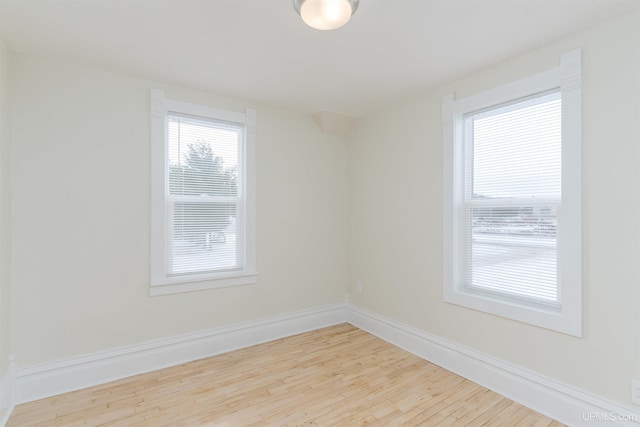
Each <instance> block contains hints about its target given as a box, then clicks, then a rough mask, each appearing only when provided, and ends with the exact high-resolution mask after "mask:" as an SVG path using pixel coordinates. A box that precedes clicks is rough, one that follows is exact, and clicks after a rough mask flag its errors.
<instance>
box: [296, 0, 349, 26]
mask: <svg viewBox="0 0 640 427" xmlns="http://www.w3.org/2000/svg"><path fill="white" fill-rule="evenodd" d="M358 2H359V0H293V6H294V7H295V8H296V12H298V14H299V15H300V16H301V17H302V20H303V21H304V23H305V24H307V25H308V26H310V27H311V28H315V29H317V30H335V29H336V28H340V27H342V26H343V25H344V24H346V23H347V22H349V19H351V15H353V14H354V13H356V9H358Z"/></svg>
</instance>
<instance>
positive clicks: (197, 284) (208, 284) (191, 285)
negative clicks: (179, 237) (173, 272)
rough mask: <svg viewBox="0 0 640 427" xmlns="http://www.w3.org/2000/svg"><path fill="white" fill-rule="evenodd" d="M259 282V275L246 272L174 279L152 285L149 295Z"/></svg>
mask: <svg viewBox="0 0 640 427" xmlns="http://www.w3.org/2000/svg"><path fill="white" fill-rule="evenodd" d="M257 280H258V274H257V273H246V272H243V273H239V274H236V275H228V276H224V277H219V278H211V277H210V278H198V277H195V276H188V277H181V278H172V279H167V280H165V281H163V282H160V283H156V284H152V285H151V287H150V289H149V295H150V296H159V295H171V294H180V293H184V292H194V291H203V290H207V289H216V288H226V287H230V286H242V285H251V284H255V283H256V282H257Z"/></svg>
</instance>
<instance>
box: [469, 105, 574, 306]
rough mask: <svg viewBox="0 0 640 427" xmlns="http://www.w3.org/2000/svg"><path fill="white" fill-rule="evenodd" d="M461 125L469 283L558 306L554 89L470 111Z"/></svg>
mask: <svg viewBox="0 0 640 427" xmlns="http://www.w3.org/2000/svg"><path fill="white" fill-rule="evenodd" d="M464 125H465V150H466V155H465V169H466V170H465V199H464V200H465V215H466V217H465V218H466V220H465V223H466V227H467V230H466V233H465V236H466V244H465V246H466V254H465V258H466V259H465V265H466V267H465V275H466V283H467V287H468V288H469V289H470V290H474V291H480V292H489V293H499V294H502V295H506V296H509V297H512V298H516V299H525V300H528V301H535V302H539V303H543V304H552V305H556V304H558V303H559V301H558V291H557V289H558V286H557V238H556V236H557V215H558V210H559V207H560V200H561V164H562V158H561V98H560V93H559V92H554V93H546V94H543V95H539V96H535V97H531V98H529V99H526V100H521V101H519V102H515V103H512V104H509V105H505V106H500V107H497V108H493V109H489V110H486V111H481V112H478V113H472V114H469V115H467V116H465V118H464Z"/></svg>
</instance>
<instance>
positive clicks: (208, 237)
mask: <svg viewBox="0 0 640 427" xmlns="http://www.w3.org/2000/svg"><path fill="white" fill-rule="evenodd" d="M151 139H152V141H151V142H152V149H151V155H152V157H151V169H152V171H151V172H152V179H151V181H152V197H151V289H150V293H151V295H163V294H169V293H177V292H188V291H194V290H201V289H210V288H216V287H223V286H232V285H243V284H250V283H255V282H256V272H255V207H254V206H255V191H254V188H255V111H253V110H247V112H246V113H244V114H243V113H236V112H230V111H222V110H216V109H212V108H209V107H205V106H201V105H195V104H189V103H184V102H179V101H173V100H168V99H166V98H165V97H164V93H163V92H162V91H157V90H153V91H152V92H151Z"/></svg>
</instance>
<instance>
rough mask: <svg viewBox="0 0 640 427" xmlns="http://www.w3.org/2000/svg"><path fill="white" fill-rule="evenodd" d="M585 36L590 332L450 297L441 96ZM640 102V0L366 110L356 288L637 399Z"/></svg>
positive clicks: (355, 229)
mask: <svg viewBox="0 0 640 427" xmlns="http://www.w3.org/2000/svg"><path fill="white" fill-rule="evenodd" d="M577 47H582V49H583V78H584V80H583V81H584V86H583V97H584V115H583V123H584V125H583V128H584V139H583V147H584V159H583V165H584V167H583V171H584V181H583V182H584V330H585V334H584V337H583V338H581V339H580V338H575V337H571V336H567V335H563V334H561V333H557V332H552V331H549V330H545V329H541V328H538V327H534V326H529V325H525V324H522V323H518V322H515V321H511V320H506V319H503V318H499V317H495V316H492V315H488V314H484V313H480V312H477V311H474V310H471V309H467V308H463V307H459V306H455V305H451V304H446V303H444V302H443V301H442V224H443V221H442V194H443V193H442V192H443V189H442V173H443V172H442V144H443V142H442V140H443V137H442V124H441V120H442V119H441V102H442V96H444V95H447V94H450V93H453V92H455V93H456V95H457V97H464V96H467V95H471V94H473V93H477V92H479V91H482V90H485V89H488V88H491V87H494V86H496V85H499V84H502V83H507V82H510V81H513V80H516V79H518V78H521V77H524V76H527V75H529V74H533V73H536V72H538V71H542V70H545V69H548V68H551V67H553V66H555V65H557V64H558V63H559V55H560V54H561V53H564V52H566V51H569V50H571V49H574V48H577ZM639 116H640V15H639V14H638V13H637V12H636V13H634V14H631V15H627V16H625V17H621V18H619V19H617V20H614V21H611V22H609V23H606V24H603V25H601V26H599V27H597V28H593V29H591V30H589V31H587V32H584V33H582V34H579V35H576V36H574V37H571V38H568V39H565V40H562V41H559V42H556V43H553V44H550V45H548V46H545V47H543V48H540V49H538V50H535V51H532V52H529V53H527V54H524V55H521V56H519V57H517V58H513V59H512V60H509V61H507V62H505V63H502V64H498V65H496V66H494V67H491V68H488V69H485V70H482V71H480V72H478V73H475V74H473V75H471V76H468V77H467V78H464V79H461V80H459V81H456V82H453V83H451V84H447V85H445V86H443V87H440V88H438V89H435V90H432V91H430V92H427V93H423V94H420V95H418V96H416V97H415V98H414V99H411V100H407V101H406V102H403V103H399V104H398V105H395V106H392V107H389V108H387V109H385V110H383V111H380V112H379V113H377V114H375V115H373V116H371V117H368V118H366V119H364V120H362V121H361V122H360V123H359V125H358V127H357V129H356V130H355V132H354V134H353V136H352V140H351V142H350V152H349V158H350V163H349V173H350V218H351V221H350V241H351V243H350V273H349V289H350V295H351V300H352V302H353V303H355V304H357V305H360V306H363V307H365V308H368V309H370V310H373V311H375V312H378V313H380V314H382V315H385V316H387V317H391V318H394V319H397V320H399V321H402V322H405V323H407V324H410V325H412V326H415V327H418V328H421V329H423V330H425V331H427V332H429V333H431V334H434V335H437V336H440V337H443V338H446V339H448V340H451V341H454V342H457V343H459V344H462V345H464V346H467V347H471V348H473V349H476V350H478V351H481V352H484V353H486V354H489V355H493V356H495V357H497V358H499V359H502V360H505V361H508V362H510V363H512V364H516V365H519V366H521V367H524V368H527V369H530V370H533V371H536V372H538V373H540V374H542V375H547V376H549V377H552V378H555V379H557V380H559V381H562V382H565V383H568V384H571V385H574V386H576V387H579V388H581V389H585V390H588V391H591V392H593V393H595V394H597V395H600V396H603V397H606V398H609V399H611V400H614V401H618V402H620V403H623V404H630V403H631V402H630V392H629V390H630V381H631V379H633V378H640V352H639V350H640V316H639V312H640V310H638V304H639V302H640V291H639V286H638V284H639V283H640V262H639V260H640V239H639V236H640V233H639V232H640V164H639V162H640V126H639V124H638V123H639V121H638V118H639ZM358 280H360V281H362V283H363V285H364V293H363V294H362V295H358V294H357V293H356V291H355V287H356V282H357V281H358Z"/></svg>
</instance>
